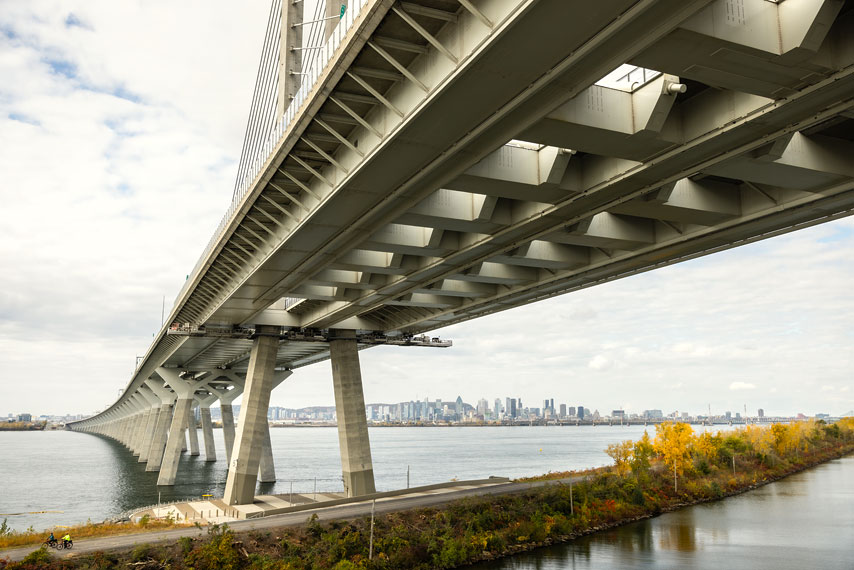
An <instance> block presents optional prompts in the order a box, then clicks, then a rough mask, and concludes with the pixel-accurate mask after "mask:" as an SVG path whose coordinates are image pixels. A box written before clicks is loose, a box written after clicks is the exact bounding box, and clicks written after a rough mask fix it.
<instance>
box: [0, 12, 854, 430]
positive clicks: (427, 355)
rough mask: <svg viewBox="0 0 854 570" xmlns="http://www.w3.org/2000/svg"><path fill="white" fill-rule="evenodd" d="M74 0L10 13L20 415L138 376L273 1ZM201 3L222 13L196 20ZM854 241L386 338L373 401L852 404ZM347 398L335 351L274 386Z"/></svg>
mask: <svg viewBox="0 0 854 570" xmlns="http://www.w3.org/2000/svg"><path fill="white" fill-rule="evenodd" d="M66 6H67V8H65V9H63V10H56V9H54V7H52V6H46V5H45V6H42V5H39V4H37V3H18V4H15V3H12V4H9V5H8V6H5V7H4V8H5V9H4V10H3V13H2V14H0V49H2V51H3V53H4V55H5V56H6V57H5V58H4V62H3V63H2V64H0V65H2V70H3V73H4V77H6V78H8V80H7V81H6V82H4V83H3V85H0V129H2V130H3V132H4V140H5V141H6V144H5V145H4V153H3V154H2V156H0V171H2V172H3V173H4V184H3V186H2V189H0V192H2V197H3V199H4V204H5V205H6V207H7V211H8V212H14V213H15V215H8V216H7V218H6V219H5V220H4V231H3V238H4V239H3V240H0V252H2V253H0V258H2V259H3V261H4V267H7V268H11V270H7V271H4V272H3V274H2V276H0V292H2V293H0V358H2V361H3V367H2V368H1V369H0V387H2V390H3V402H2V404H3V405H4V406H5V407H8V408H10V410H9V411H10V412H13V411H19V412H27V411H37V410H38V409H42V410H45V411H46V412H50V413H56V414H59V413H64V412H65V411H67V409H68V408H72V409H74V410H89V411H93V410H95V409H103V408H104V407H105V405H108V404H110V403H112V401H113V399H114V398H115V395H116V393H117V391H118V390H121V389H122V388H123V387H124V386H125V385H126V384H127V382H128V380H129V379H130V375H131V372H132V370H133V369H134V365H135V362H136V357H137V356H138V355H142V354H144V353H145V351H146V350H147V349H148V346H149V343H150V342H151V338H152V333H153V332H154V331H156V330H158V329H159V327H160V326H161V325H162V322H161V319H162V311H163V309H164V307H165V311H166V314H167V315H168V311H169V308H170V307H171V304H172V301H173V299H174V298H175V295H176V294H177V292H178V290H179V289H180V287H181V286H182V285H183V283H184V279H185V276H186V275H187V273H189V271H190V270H191V268H192V267H193V265H194V264H195V262H196V260H197V259H198V256H199V254H200V253H201V252H202V250H203V248H204V245H205V244H206V243H207V241H208V239H209V238H210V236H211V233H212V232H213V229H214V228H215V227H216V225H217V223H218V222H219V220H220V217H221V216H222V213H223V212H224V211H225V210H226V208H227V206H228V204H229V202H230V199H231V196H232V186H233V181H234V177H235V172H236V164H237V158H238V157H239V152H240V146H241V143H242V140H243V138H242V135H243V130H244V127H245V120H246V115H247V113H248V109H249V102H250V99H251V93H252V88H253V86H254V78H255V71H256V69H257V62H258V56H259V53H260V44H261V41H262V39H263V29H264V25H265V23H266V16H267V12H268V10H269V4H268V3H267V2H261V1H253V2H249V3H246V4H245V5H243V6H242V7H241V10H237V11H235V10H234V9H233V8H231V7H230V6H229V5H228V4H226V3H211V4H210V5H209V6H207V7H206V10H204V14H201V15H200V14H198V13H197V10H195V9H194V8H193V7H192V6H175V7H174V12H173V14H172V17H170V18H168V19H164V18H163V17H162V12H161V10H160V9H159V8H158V7H157V6H147V5H139V6H124V5H114V4H110V3H105V4H94V5H93V4H87V3H85V2H82V1H81V2H78V1H72V2H69V3H68V4H67V5H66ZM191 17H192V18H203V21H201V22H200V24H199V25H198V26H194V27H192V28H186V27H183V26H181V25H179V22H182V21H188V20H189V19H190V18H191ZM128 21H134V22H137V23H138V24H139V25H138V26H136V27H134V29H128V28H127V26H126V22H128ZM226 32H227V33H226ZM153 38H156V40H155V39H153ZM45 157H50V160H49V166H47V167H46V162H45V161H46V158H45ZM22 189H25V191H22ZM179 211H184V212H193V214H192V215H188V216H177V215H176V214H175V213H176V212H179ZM34 219H38V220H40V225H39V227H40V228H41V229H40V231H34V226H33V220H34ZM852 251H854V221H852V219H851V218H846V219H842V220H838V221H836V222H832V223H828V224H823V225H818V226H815V227H812V228H807V229H803V230H800V231H798V232H795V233H792V234H787V235H784V236H781V237H776V238H773V239H770V240H766V241H762V242H758V243H754V244H750V245H746V246H742V247H740V248H737V249H733V250H729V251H725V252H721V253H716V254H714V255H712V256H709V257H705V258H700V259H695V260H692V261H687V262H684V263H681V264H678V265H674V266H670V267H664V268H660V269H656V270H655V271H651V272H649V273H645V274H641V275H636V276H633V277H630V278H626V279H622V280H618V281H613V282H610V283H606V284H602V285H598V286H596V287H593V288H590V289H586V290H581V291H577V292H574V293H571V294H569V295H566V296H563V297H558V298H553V299H548V300H544V301H540V302H538V303H536V304H533V305H529V306H525V307H520V308H517V309H513V310H511V311H505V312H502V313H497V314H494V315H490V316H487V317H484V318H481V319H478V320H474V321H470V322H465V323H460V324H457V325H454V326H452V327H447V328H445V329H439V330H437V331H435V333H433V334H437V335H441V336H442V337H443V338H450V339H452V340H453V341H454V347H453V348H450V349H420V348H400V347H377V348H372V349H370V350H367V351H363V352H362V353H360V354H361V361H362V377H363V378H364V390H365V398H366V401H382V400H402V399H403V398H404V397H408V395H409V394H410V393H412V392H418V391H422V392H424V393H426V392H432V393H449V392H450V391H452V390H454V391H459V392H460V394H461V395H462V397H463V398H464V399H465V400H467V401H472V400H476V399H477V398H478V397H479V394H481V393H483V392H486V391H488V390H494V391H496V392H498V393H529V394H530V396H529V397H530V399H531V401H537V400H542V399H543V398H545V397H554V398H555V399H557V398H558V397H560V398H561V399H562V400H563V399H569V398H577V400H578V401H582V402H583V401H588V402H594V401H610V402H613V403H612V404H611V405H612V406H613V407H615V408H616V407H620V408H624V409H644V408H648V407H650V406H649V405H648V404H646V403H647V402H650V401H655V402H656V404H655V407H661V408H662V409H676V408H678V407H680V406H684V407H685V408H686V409H697V410H699V409H704V408H705V407H707V406H708V405H709V404H711V406H712V408H713V409H733V410H740V409H741V407H742V406H743V404H744V403H747V404H748V406H749V407H750V408H757V407H758V403H761V404H762V405H763V407H764V408H766V409H773V410H778V411H779V412H780V413H781V414H783V415H791V414H793V413H797V412H804V413H807V414H814V413H817V412H829V413H842V412H845V411H848V410H850V409H852V408H854V391H852V387H851V379H852V376H854V357H852V351H851V349H850V347H851V343H852V340H854V323H852V320H851V318H850V315H852V314H854V296H852V295H851V293H850V284H851V283H854V256H852V255H851V253H852ZM36 386H38V389H35V387H36ZM576 395H577V396H576ZM333 401H334V399H333V396H332V380H331V374H330V367H329V364H328V363H320V364H316V365H313V366H310V367H307V368H300V369H297V370H296V371H295V373H294V374H293V376H292V377H291V378H289V379H288V380H287V381H286V382H285V383H284V384H283V385H282V386H281V387H279V388H278V389H277V390H275V391H274V392H273V396H272V400H271V403H273V404H274V405H282V406H285V405H286V406H294V407H299V406H300V405H302V404H308V403H315V402H329V403H331V402H333Z"/></svg>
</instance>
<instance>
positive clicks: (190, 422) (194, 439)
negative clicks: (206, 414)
mask: <svg viewBox="0 0 854 570" xmlns="http://www.w3.org/2000/svg"><path fill="white" fill-rule="evenodd" d="M195 406H196V403H195V402H194V401H192V400H191V401H190V407H189V409H188V410H187V434H188V435H189V436H190V455H198V454H199V432H198V431H196V415H195V414H194V413H193V410H194V408H195Z"/></svg>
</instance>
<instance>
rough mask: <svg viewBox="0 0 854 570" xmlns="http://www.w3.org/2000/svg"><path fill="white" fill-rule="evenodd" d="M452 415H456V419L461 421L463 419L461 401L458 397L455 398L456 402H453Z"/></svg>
mask: <svg viewBox="0 0 854 570" xmlns="http://www.w3.org/2000/svg"><path fill="white" fill-rule="evenodd" d="M455 404H456V405H455V406H454V413H456V414H457V419H462V417H463V399H462V397H460V396H457V401H456V402H455Z"/></svg>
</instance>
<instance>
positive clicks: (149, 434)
mask: <svg viewBox="0 0 854 570" xmlns="http://www.w3.org/2000/svg"><path fill="white" fill-rule="evenodd" d="M158 417H160V405H159V404H157V405H153V406H151V408H150V409H149V412H148V421H147V422H146V423H145V434H144V435H143V438H142V448H141V449H140V452H139V459H138V461H139V462H140V463H145V462H147V461H148V451H149V449H151V440H152V438H153V437H154V428H155V426H156V425H157V418H158Z"/></svg>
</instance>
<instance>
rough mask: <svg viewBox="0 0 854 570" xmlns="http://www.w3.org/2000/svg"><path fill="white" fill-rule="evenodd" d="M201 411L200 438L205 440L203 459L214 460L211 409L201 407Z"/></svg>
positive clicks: (214, 450) (214, 447)
mask: <svg viewBox="0 0 854 570" xmlns="http://www.w3.org/2000/svg"><path fill="white" fill-rule="evenodd" d="M201 413H202V438H203V439H204V441H205V461H216V446H215V445H214V437H213V423H212V422H211V409H210V408H201Z"/></svg>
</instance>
